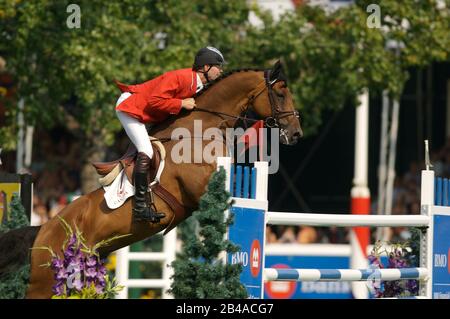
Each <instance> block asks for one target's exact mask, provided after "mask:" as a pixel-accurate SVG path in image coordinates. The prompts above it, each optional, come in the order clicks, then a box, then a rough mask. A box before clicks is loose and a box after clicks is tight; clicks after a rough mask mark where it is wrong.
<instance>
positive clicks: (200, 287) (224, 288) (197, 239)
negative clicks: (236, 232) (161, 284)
mask: <svg viewBox="0 0 450 319" xmlns="http://www.w3.org/2000/svg"><path fill="white" fill-rule="evenodd" d="M230 204H231V203H230V194H229V193H228V192H226V191H225V170H224V169H223V168H221V169H220V171H219V172H216V173H214V174H213V175H212V176H211V180H210V182H209V184H208V191H207V192H206V193H205V195H203V196H202V198H201V200H200V207H199V210H198V211H195V212H194V213H193V216H192V217H191V218H190V219H188V220H187V221H186V222H185V223H184V224H183V225H182V229H183V232H182V240H183V243H184V245H183V251H182V252H181V254H179V255H178V256H177V259H176V260H175V261H174V262H173V263H172V265H171V266H172V267H174V275H173V276H172V278H173V283H172V285H171V290H170V293H172V294H173V295H174V296H175V298H188V299H198V298H201V299H204V298H206V299H213V298H246V297H247V292H246V290H245V287H244V286H243V285H242V284H241V283H240V280H239V275H240V273H241V271H242V265H241V264H235V265H230V264H227V265H224V264H223V263H222V260H220V259H219V256H220V254H221V253H222V252H227V253H234V252H237V251H239V249H238V247H237V246H236V245H234V244H233V243H232V242H230V241H229V240H224V236H225V234H226V231H227V226H228V225H230V224H231V223H232V218H231V217H230V218H228V219H227V220H226V221H225V219H224V211H225V210H227V209H229V208H230ZM224 221H225V222H224Z"/></svg>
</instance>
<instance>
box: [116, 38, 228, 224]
mask: <svg viewBox="0 0 450 319" xmlns="http://www.w3.org/2000/svg"><path fill="white" fill-rule="evenodd" d="M225 63H226V62H225V59H224V58H223V55H222V53H221V52H220V51H219V50H218V49H216V48H214V47H210V46H208V47H205V48H202V49H200V50H199V51H198V52H197V54H196V56H195V59H194V65H193V67H192V69H191V68H187V69H179V70H173V71H169V72H166V73H164V74H162V75H160V76H158V77H156V78H154V79H152V80H149V81H147V82H144V83H141V84H136V85H126V84H123V83H120V82H118V81H116V84H117V86H118V87H119V89H120V90H121V91H122V92H123V93H122V95H121V96H120V97H119V99H118V100H117V103H116V113H117V117H118V118H119V121H120V123H122V126H123V128H124V129H125V132H126V133H127V135H128V137H129V138H130V140H131V142H133V144H134V145H135V146H136V149H137V151H138V155H137V159H136V164H135V168H134V172H133V175H134V184H135V195H134V205H133V214H134V216H135V218H136V220H143V221H151V222H152V223H157V222H159V219H161V218H163V217H164V216H165V214H164V213H161V212H155V211H154V209H153V207H154V205H153V203H149V202H148V200H147V195H148V193H147V191H148V181H147V172H148V170H149V166H150V160H151V159H152V157H153V148H152V144H151V143H150V140H149V137H148V133H147V129H146V128H145V124H146V123H150V124H156V123H160V122H162V121H164V120H165V119H166V118H167V117H169V116H170V115H176V114H178V113H179V112H180V110H181V109H182V108H185V109H187V110H192V109H193V108H194V107H195V100H194V99H193V98H192V96H194V94H195V93H197V92H199V91H200V90H201V89H202V88H203V86H204V84H206V83H208V82H210V81H212V80H215V79H216V78H217V77H219V75H220V74H221V73H222V66H223V64H225ZM149 197H150V199H151V198H152V196H149Z"/></svg>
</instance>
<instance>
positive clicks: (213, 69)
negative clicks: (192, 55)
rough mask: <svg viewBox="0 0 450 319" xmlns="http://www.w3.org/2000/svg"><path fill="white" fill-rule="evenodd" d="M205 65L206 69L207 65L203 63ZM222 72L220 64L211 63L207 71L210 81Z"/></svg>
mask: <svg viewBox="0 0 450 319" xmlns="http://www.w3.org/2000/svg"><path fill="white" fill-rule="evenodd" d="M205 67H206V70H208V68H209V66H208V65H205ZM206 70H205V71H206ZM222 72H223V69H222V68H221V67H220V66H218V65H213V66H212V67H211V68H210V69H209V71H208V77H209V79H210V80H211V81H212V80H215V79H217V78H218V77H219V76H220V75H221V74H222Z"/></svg>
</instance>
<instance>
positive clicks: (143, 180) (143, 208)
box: [133, 152, 166, 223]
mask: <svg viewBox="0 0 450 319" xmlns="http://www.w3.org/2000/svg"><path fill="white" fill-rule="evenodd" d="M149 167H150V157H148V156H147V154H145V153H142V152H140V153H138V155H137V160H136V164H135V167H134V185H135V193H134V207H133V215H134V218H135V219H136V220H141V221H146V222H152V223H158V222H159V220H160V219H161V218H164V217H165V216H166V215H165V214H164V213H161V212H156V211H155V210H154V209H153V206H154V205H153V203H149V198H148V197H149V194H148V180H147V174H148V170H149Z"/></svg>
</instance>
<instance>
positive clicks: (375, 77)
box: [242, 0, 450, 135]
mask: <svg viewBox="0 0 450 319" xmlns="http://www.w3.org/2000/svg"><path fill="white" fill-rule="evenodd" d="M439 3H441V4H439ZM443 3H445V5H444V4H443ZM370 5H372V6H373V1H355V4H353V5H349V6H346V7H343V8H341V9H339V10H336V11H333V12H327V11H326V10H325V9H324V8H323V7H320V6H307V5H300V6H299V7H298V8H297V9H296V10H295V11H293V12H288V13H286V14H285V15H283V16H282V17H281V18H280V20H279V21H274V20H273V18H272V17H271V15H270V14H268V13H267V12H259V13H258V16H259V17H260V19H261V21H262V22H263V23H262V26H259V27H254V28H250V29H249V30H248V32H247V36H246V37H245V41H246V42H248V43H246V44H244V45H243V46H242V48H243V50H244V51H243V52H242V56H243V58H244V59H246V60H245V61H246V62H247V61H248V62H253V63H254V64H255V65H259V66H261V65H264V64H265V63H267V61H269V60H271V59H277V58H279V57H282V60H283V62H284V63H285V64H286V65H287V68H286V70H287V73H288V78H289V80H290V83H289V88H290V90H291V92H293V93H294V97H295V101H296V102H297V107H298V108H299V109H300V110H301V115H302V114H303V115H304V116H303V118H304V122H303V123H302V125H303V126H304V131H305V132H306V134H307V135H310V134H313V133H314V132H315V131H316V130H317V129H318V127H319V125H320V124H321V121H322V114H323V112H324V111H326V110H340V109H341V108H342V107H343V106H344V104H345V103H346V102H348V101H350V102H352V101H353V104H354V105H357V104H356V103H355V98H356V96H357V94H358V93H359V92H360V91H361V90H362V88H364V87H368V88H369V89H370V90H371V91H374V92H381V91H382V90H384V89H387V90H389V91H390V92H391V94H393V95H394V96H395V97H399V96H400V95H401V93H402V91H403V87H404V85H405V82H406V80H407V79H408V71H409V69H410V68H411V67H423V66H425V65H428V64H430V63H432V62H433V61H447V60H448V59H449V54H450V33H449V30H450V19H449V16H450V1H448V0H446V1H433V0H430V1H419V2H417V1H396V0H385V1H382V2H381V3H380V5H379V12H380V24H381V28H372V27H371V26H370V23H368V22H370V19H371V14H372V11H370V10H368V9H369V6H370ZM390 41H397V43H399V44H400V45H401V46H403V49H401V50H400V51H399V52H398V53H397V52H396V51H395V50H388V49H387V47H388V45H389V43H390Z"/></svg>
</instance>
